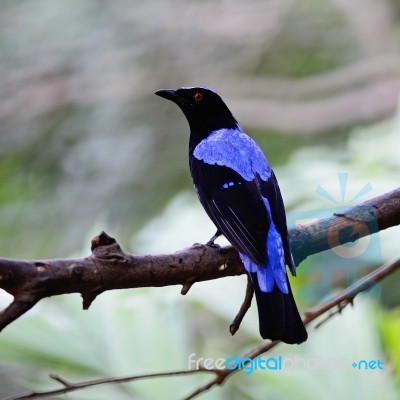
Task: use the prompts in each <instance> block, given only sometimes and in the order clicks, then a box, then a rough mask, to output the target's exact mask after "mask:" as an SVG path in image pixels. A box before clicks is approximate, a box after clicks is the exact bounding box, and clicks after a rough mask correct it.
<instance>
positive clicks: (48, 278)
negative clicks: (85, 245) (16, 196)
mask: <svg viewBox="0 0 400 400" xmlns="http://www.w3.org/2000/svg"><path fill="white" fill-rule="evenodd" d="M398 224H400V188H398V189H396V190H393V191H392V192H389V193H386V194H384V195H382V196H378V197H376V198H374V199H371V200H368V201H366V202H364V203H362V204H359V205H357V206H354V207H350V208H348V209H346V210H344V211H343V212H342V213H341V214H337V215H333V216H332V217H330V218H326V219H324V220H321V221H319V222H317V223H312V224H309V225H302V226H298V227H294V228H291V229H290V232H289V234H290V240H291V247H292V252H293V256H294V258H295V261H296V264H297V265H298V264H299V263H300V262H301V261H302V260H304V259H305V258H306V257H307V256H309V255H312V254H315V253H319V252H321V251H324V250H327V249H329V248H332V247H335V246H338V245H340V244H344V243H347V242H350V241H355V240H357V239H358V238H359V237H362V236H366V235H370V234H372V233H375V232H377V231H379V230H382V229H386V228H388V227H390V226H395V225H398ZM339 237H340V241H339V240H338V238H339ZM339 242H340V243H339ZM244 273H245V270H244V268H243V265H242V263H241V261H240V258H239V256H238V254H237V252H236V250H234V249H233V248H232V247H230V246H227V247H223V248H215V247H210V246H205V245H198V244H196V245H194V246H192V247H190V248H187V249H183V250H181V251H178V252H176V253H173V254H167V255H154V256H150V255H144V256H141V255H134V254H129V253H125V252H124V251H123V250H122V249H121V248H120V246H119V245H118V243H117V242H116V241H115V239H113V238H111V237H109V236H108V235H107V234H106V233H104V232H102V233H101V234H100V235H98V236H96V237H95V238H94V239H93V240H92V255H91V256H89V257H86V258H81V259H53V260H41V261H22V260H12V259H6V258H0V288H2V289H4V290H5V291H6V292H8V293H10V294H11V295H13V296H14V300H13V302H12V303H11V304H10V305H9V306H8V307H7V308H6V309H5V310H3V312H2V313H0V330H2V329H4V328H5V327H6V326H7V325H9V324H10V323H11V322H13V321H15V320H16V319H17V318H19V317H20V316H21V315H23V314H24V313H25V312H26V311H28V310H29V309H30V308H32V307H33V306H34V305H35V304H36V303H37V302H38V301H40V300H41V299H43V298H45V297H50V296H55V295H61V294H67V293H80V294H81V295H82V298H83V308H84V309H88V308H89V307H90V304H91V303H92V302H93V300H94V299H95V298H96V297H97V296H98V295H99V294H101V293H103V292H104V291H107V290H113V289H126V288H138V287H150V286H153V287H161V286H168V285H182V286H183V289H182V294H185V293H187V291H188V290H189V288H190V286H191V285H192V284H193V283H194V282H200V281H207V280H211V279H218V278H223V277H226V276H235V275H241V274H244Z"/></svg>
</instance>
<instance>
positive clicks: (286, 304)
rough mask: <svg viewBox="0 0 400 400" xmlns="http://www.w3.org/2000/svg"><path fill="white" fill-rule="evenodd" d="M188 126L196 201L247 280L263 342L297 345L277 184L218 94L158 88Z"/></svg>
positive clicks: (298, 326)
mask: <svg viewBox="0 0 400 400" xmlns="http://www.w3.org/2000/svg"><path fill="white" fill-rule="evenodd" d="M155 94H156V95H158V96H160V97H162V98H165V99H167V100H170V101H172V102H173V103H175V104H176V105H177V106H178V107H179V108H180V109H181V110H182V112H183V114H184V115H185V117H186V119H187V121H188V123H189V127H190V137H189V167H190V172H191V175H192V180H193V184H194V187H195V190H196V192H197V196H198V198H199V200H200V203H201V204H202V206H203V208H204V209H205V211H206V213H207V214H208V216H209V217H210V219H211V220H212V222H213V223H214V224H215V226H216V228H217V232H216V233H215V235H214V236H213V237H212V238H211V239H210V241H209V242H208V243H207V244H209V245H211V246H212V245H214V240H215V239H216V238H217V237H218V236H220V235H223V236H225V237H226V238H227V240H228V241H229V242H230V243H231V244H232V246H233V247H234V248H235V249H236V250H237V251H238V253H239V256H240V258H241V260H242V262H243V265H244V267H245V269H246V271H247V273H248V274H249V276H250V277H251V280H252V283H253V286H254V292H255V296H256V303H257V308H258V318H259V331H260V335H261V337H262V338H263V339H270V340H272V341H274V340H280V341H282V342H285V343H288V344H300V343H302V342H304V341H306V340H307V336H308V335H307V331H306V329H305V326H304V324H303V321H302V319H301V317H300V314H299V311H298V309H297V306H296V303H295V300H294V297H293V293H292V290H291V287H290V284H289V279H288V274H287V272H286V266H288V267H289V270H290V272H291V274H292V275H293V276H295V275H296V269H295V264H294V261H293V257H292V254H291V251H290V246H289V236H288V230H287V225H286V213H285V208H284V204H283V200H282V195H281V192H280V189H279V185H278V181H277V179H276V177H275V174H274V172H273V170H272V169H271V166H270V164H269V162H268V160H267V158H266V156H265V155H264V153H263V151H262V150H261V148H260V147H259V146H258V145H257V143H256V142H255V141H254V140H253V139H252V138H250V137H249V136H248V135H247V134H246V133H245V132H244V131H243V129H242V128H241V127H240V125H239V123H238V122H237V120H236V119H235V118H234V116H233V115H232V113H231V111H230V110H229V108H228V107H227V105H226V104H225V102H224V101H223V99H222V98H221V97H220V95H219V94H218V93H217V92H216V91H214V90H212V89H210V88H207V87H181V88H179V89H161V90H158V91H156V92H155Z"/></svg>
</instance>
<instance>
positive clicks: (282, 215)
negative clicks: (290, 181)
mask: <svg viewBox="0 0 400 400" xmlns="http://www.w3.org/2000/svg"><path fill="white" fill-rule="evenodd" d="M261 182H262V183H261V193H262V195H263V196H264V197H265V198H267V199H268V203H269V205H270V207H271V214H272V220H273V221H274V224H275V226H276V228H277V229H278V232H279V233H280V235H281V238H282V242H283V248H284V252H285V262H286V264H287V265H288V266H289V268H290V271H291V273H292V275H296V269H295V265H294V262H293V258H292V253H291V251H290V244H289V235H288V229H287V224H286V212H285V206H284V204H283V200H282V195H281V191H280V189H279V185H278V181H277V180H276V177H275V174H274V172H273V171H271V176H270V177H269V179H268V181H267V182H264V181H261Z"/></svg>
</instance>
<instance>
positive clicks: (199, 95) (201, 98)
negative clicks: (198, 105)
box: [193, 93, 203, 102]
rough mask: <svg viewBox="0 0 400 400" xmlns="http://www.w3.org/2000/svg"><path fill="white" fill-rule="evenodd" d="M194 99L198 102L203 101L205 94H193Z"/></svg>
mask: <svg viewBox="0 0 400 400" xmlns="http://www.w3.org/2000/svg"><path fill="white" fill-rule="evenodd" d="M193 100H194V101H197V102H199V101H202V100H203V95H202V94H201V93H196V94H194V95H193Z"/></svg>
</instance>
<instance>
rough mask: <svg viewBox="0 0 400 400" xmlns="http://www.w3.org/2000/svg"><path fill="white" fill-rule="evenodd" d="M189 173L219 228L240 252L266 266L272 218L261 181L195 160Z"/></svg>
mask: <svg viewBox="0 0 400 400" xmlns="http://www.w3.org/2000/svg"><path fill="white" fill-rule="evenodd" d="M190 169H191V173H192V177H193V182H194V185H195V187H196V190H197V194H198V196H199V199H200V201H201V203H202V205H203V207H204V208H205V210H206V212H207V214H208V215H209V217H210V218H211V220H212V221H213V222H214V224H215V225H216V226H217V228H218V229H219V230H220V231H221V232H222V233H223V235H224V236H225V237H226V238H227V239H228V240H229V241H230V242H231V243H232V245H233V246H234V247H235V248H236V249H237V250H238V251H239V252H241V253H243V254H245V255H247V256H248V257H249V258H250V259H252V260H253V261H254V262H255V263H256V264H258V265H265V264H266V262H267V258H268V255H267V252H266V240H267V235H268V230H269V226H270V217H269V214H268V211H267V209H266V207H265V204H264V201H263V198H262V195H261V192H260V187H259V182H258V180H257V179H253V180H251V181H248V180H246V179H244V178H243V177H242V176H241V175H240V174H239V173H237V172H236V171H234V170H233V169H231V168H228V167H226V166H222V165H210V164H207V163H205V162H204V161H202V160H198V159H197V158H196V157H194V156H191V157H190Z"/></svg>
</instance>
